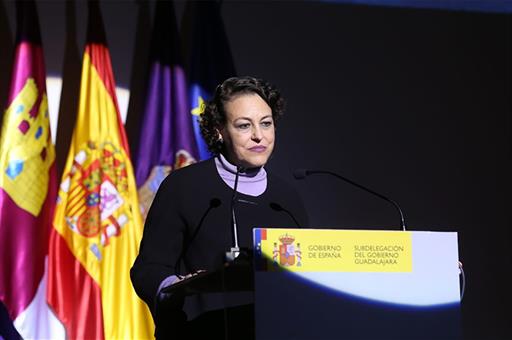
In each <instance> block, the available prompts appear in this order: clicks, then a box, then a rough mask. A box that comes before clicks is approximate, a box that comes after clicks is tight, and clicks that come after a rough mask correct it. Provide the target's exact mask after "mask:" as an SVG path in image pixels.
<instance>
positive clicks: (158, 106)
mask: <svg viewBox="0 0 512 340" xmlns="http://www.w3.org/2000/svg"><path fill="white" fill-rule="evenodd" d="M155 7H156V8H155V21H154V25H153V32H152V39H151V52H150V71H149V79H148V86H147V89H148V90H147V95H146V105H145V110H144V115H143V121H142V128H141V134H140V136H141V137H140V142H139V147H138V155H137V163H136V164H137V170H136V179H137V186H138V187H139V199H140V204H141V208H142V209H141V210H142V212H143V216H144V217H145V216H146V215H147V211H148V209H149V206H150V205H151V202H152V201H153V198H154V197H155V194H156V190H157V189H158V187H159V186H160V183H161V182H162V181H163V179H164V178H165V177H166V176H167V174H168V173H169V171H171V170H172V169H178V168H181V167H184V166H187V165H189V164H191V163H194V162H196V160H197V159H198V156H197V146H196V141H195V139H194V130H193V127H192V117H191V116H190V104H189V102H188V96H187V86H186V78H185V71H184V67H183V65H182V58H181V54H180V40H179V35H178V27H177V24H176V16H175V13H174V5H173V3H172V2H170V1H161V0H160V1H157V3H156V6H155Z"/></svg>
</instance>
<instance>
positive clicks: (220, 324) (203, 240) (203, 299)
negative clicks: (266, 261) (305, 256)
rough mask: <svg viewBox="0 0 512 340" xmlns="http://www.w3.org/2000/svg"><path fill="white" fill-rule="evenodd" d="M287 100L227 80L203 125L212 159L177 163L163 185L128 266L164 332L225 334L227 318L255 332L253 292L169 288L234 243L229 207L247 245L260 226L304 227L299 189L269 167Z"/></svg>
mask: <svg viewBox="0 0 512 340" xmlns="http://www.w3.org/2000/svg"><path fill="white" fill-rule="evenodd" d="M283 106H284V101H283V99H282V97H281V95H280V94H279V92H278V91H277V90H276V89H275V88H274V87H272V86H271V85H270V84H268V83H266V82H264V81H262V80H260V79H255V78H252V77H239V78H229V79H227V80H226V81H224V82H223V83H222V84H221V85H219V86H217V89H216V91H215V94H214V96H213V98H212V100H211V101H210V102H208V103H207V104H206V106H205V110H204V113H203V114H202V116H201V117H202V118H201V132H202V135H203V137H204V139H205V141H206V143H207V145H208V147H209V150H210V151H211V152H212V154H213V155H214V157H213V158H211V159H209V160H207V161H204V162H200V163H197V164H194V165H191V166H188V167H186V168H183V169H180V170H176V171H174V172H172V173H171V174H170V175H169V176H168V177H167V178H166V179H165V180H164V181H163V182H162V184H161V186H160V188H159V190H158V193H157V195H156V197H155V200H154V202H153V204H152V206H151V209H150V211H149V213H148V217H147V219H146V224H145V227H144V235H143V239H142V242H141V246H140V253H139V255H138V257H137V259H136V261H135V263H134V265H133V268H132V270H131V279H132V282H133V285H134V287H135V290H136V291H137V294H138V295H139V296H140V297H141V298H142V299H143V300H144V301H145V302H146V303H147V304H148V306H149V308H150V309H151V312H152V314H153V318H154V320H155V324H156V336H157V338H165V337H172V336H180V335H182V336H187V337H189V338H193V337H201V336H203V335H208V338H216V337H223V333H224V331H225V320H226V316H228V318H229V320H230V322H229V327H228V328H229V329H228V331H229V333H230V334H237V336H236V338H247V337H254V334H253V326H252V319H253V314H252V305H251V303H252V302H253V301H252V295H250V294H245V295H243V294H215V293H213V294H202V295H195V296H192V297H187V298H185V299H184V301H183V299H181V300H180V299H177V298H176V297H174V298H173V297H168V296H165V294H163V293H162V289H163V288H164V287H167V286H169V285H171V284H175V283H176V282H178V281H180V280H181V279H183V277H181V276H180V274H182V275H186V274H188V275H191V274H193V273H196V272H198V271H215V270H217V269H219V268H220V267H221V266H222V264H223V263H224V261H225V253H226V251H227V250H229V249H230V247H232V246H233V245H234V233H233V226H232V210H234V211H235V217H236V218H235V220H236V222H237V236H238V243H239V245H240V247H251V245H252V228H253V227H298V225H297V223H300V224H301V225H302V226H304V225H306V224H307V216H306V214H305V211H304V208H303V205H302V202H301V200H300V198H299V196H298V195H297V193H296V192H295V191H294V190H293V189H292V188H291V187H289V186H288V185H287V184H286V183H284V182H283V181H282V180H281V179H279V178H277V177H275V176H272V175H271V174H268V173H267V172H266V170H265V168H264V165H265V164H266V163H267V161H268V159H269V157H270V156H271V154H272V151H273V149H274V145H275V124H276V122H277V121H278V119H279V118H280V117H281V115H282V114H283ZM237 172H238V181H237V194H236V197H237V199H236V200H235V206H234V208H232V207H233V205H232V198H233V192H234V186H235V179H236V177H237V176H236V174H237ZM276 206H278V207H279V209H276ZM283 209H284V210H286V211H287V212H284V211H283ZM295 220H297V223H296V222H295ZM177 264H179V265H177ZM178 268H180V269H178ZM179 270H181V271H180V272H179ZM186 319H188V321H187V322H185V320H186ZM232 325H236V328H237V329H233V327H235V326H232ZM203 332H204V333H203ZM240 332H246V334H243V333H240Z"/></svg>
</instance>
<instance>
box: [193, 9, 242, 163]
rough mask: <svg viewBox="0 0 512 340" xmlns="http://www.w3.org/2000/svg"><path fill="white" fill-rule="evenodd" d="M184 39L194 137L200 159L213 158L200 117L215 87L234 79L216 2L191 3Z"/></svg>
mask: <svg viewBox="0 0 512 340" xmlns="http://www.w3.org/2000/svg"><path fill="white" fill-rule="evenodd" d="M183 35H184V36H183V39H185V40H186V41H188V47H187V48H186V54H187V59H188V73H189V79H188V84H189V98H190V105H191V114H192V115H193V116H194V120H193V122H194V135H195V138H196V141H197V146H198V149H199V157H200V159H202V160H204V159H208V158H210V157H211V155H210V152H209V151H208V147H207V146H206V143H205V142H204V140H203V137H202V136H201V129H200V126H199V117H200V114H201V113H202V112H203V109H204V108H203V103H204V102H205V101H206V100H208V99H210V97H211V96H212V94H213V92H214V90H215V87H216V86H217V85H218V84H219V83H221V82H222V81H224V80H225V79H227V78H229V77H233V76H235V67H234V64H233V57H232V55H231V50H230V48H229V42H228V39H227V37H226V32H225V30H224V24H223V22H222V17H221V13H220V4H219V2H217V1H188V2H187V5H186V7H185V14H184V19H183Z"/></svg>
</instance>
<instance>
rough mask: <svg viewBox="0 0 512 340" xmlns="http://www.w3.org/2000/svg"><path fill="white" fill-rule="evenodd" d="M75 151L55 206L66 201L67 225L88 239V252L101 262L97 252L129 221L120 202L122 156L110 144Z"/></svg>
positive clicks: (91, 144) (123, 187)
mask: <svg viewBox="0 0 512 340" xmlns="http://www.w3.org/2000/svg"><path fill="white" fill-rule="evenodd" d="M79 150H80V151H79V152H78V153H77V154H76V156H75V157H74V160H73V166H72V167H71V170H70V171H69V172H68V173H67V174H66V175H65V177H64V179H63V181H62V184H61V186H60V192H59V202H58V203H60V202H61V201H63V199H64V198H66V200H67V205H66V213H65V216H66V217H65V219H66V223H67V225H68V226H69V228H70V229H71V230H73V232H75V233H76V234H78V235H80V236H83V237H85V238H89V239H92V241H93V244H92V245H91V246H90V249H91V251H92V252H93V253H94V254H95V256H96V257H97V258H98V260H101V250H100V249H102V247H103V248H104V247H107V246H108V245H109V243H110V241H109V239H110V238H111V237H114V236H119V235H120V234H121V229H122V227H123V226H124V225H125V224H126V223H127V222H128V221H129V215H130V210H129V207H128V206H125V199H124V198H123V197H124V196H125V195H126V193H127V191H128V179H127V171H126V160H125V159H126V156H125V154H124V153H123V151H122V149H120V148H118V147H116V146H115V145H114V144H113V143H111V142H105V143H95V142H91V141H89V142H88V143H86V144H85V145H83V146H82V147H81V148H80V149H79ZM100 246H101V247H100Z"/></svg>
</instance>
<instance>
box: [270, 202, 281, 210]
mask: <svg viewBox="0 0 512 340" xmlns="http://www.w3.org/2000/svg"><path fill="white" fill-rule="evenodd" d="M269 205H270V208H272V210H275V211H283V210H284V209H283V207H282V206H281V205H280V204H279V203H276V202H271V203H270V204H269Z"/></svg>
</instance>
